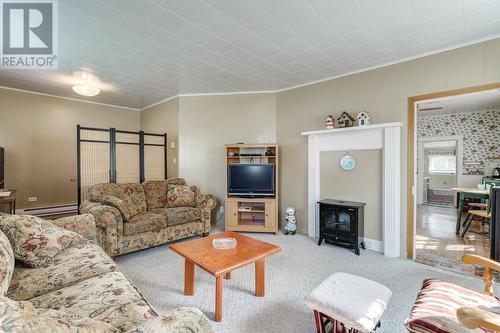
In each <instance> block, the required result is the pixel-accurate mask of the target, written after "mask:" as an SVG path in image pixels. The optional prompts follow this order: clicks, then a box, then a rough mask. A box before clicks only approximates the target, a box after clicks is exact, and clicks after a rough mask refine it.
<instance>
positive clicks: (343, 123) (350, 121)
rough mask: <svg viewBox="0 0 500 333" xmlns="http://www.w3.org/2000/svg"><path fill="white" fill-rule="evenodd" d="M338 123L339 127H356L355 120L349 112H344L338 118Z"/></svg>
mask: <svg viewBox="0 0 500 333" xmlns="http://www.w3.org/2000/svg"><path fill="white" fill-rule="evenodd" d="M337 123H338V124H339V127H352V126H353V125H354V118H353V117H351V115H350V114H349V113H347V112H345V111H344V112H342V114H341V115H340V117H339V118H337Z"/></svg>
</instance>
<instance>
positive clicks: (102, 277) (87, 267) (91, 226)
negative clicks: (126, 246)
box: [0, 214, 214, 333]
mask: <svg viewBox="0 0 500 333" xmlns="http://www.w3.org/2000/svg"><path fill="white" fill-rule="evenodd" d="M19 219H24V220H23V221H22V223H27V224H26V225H27V226H28V227H29V226H30V225H33V224H34V225H36V224H37V223H42V225H44V226H45V227H46V230H48V231H47V233H43V232H42V233H38V234H36V235H35V236H33V234H32V233H31V234H29V233H27V232H26V231H25V230H24V231H23V230H21V231H18V232H17V231H16V232H17V233H15V232H12V229H13V228H10V229H9V225H10V226H12V224H13V222H12V221H14V223H18V222H19ZM16 221H17V222H16ZM54 225H57V226H60V227H63V228H64V230H63V229H62V228H59V227H55V226H54ZM45 227H44V228H45ZM66 228H68V229H70V230H73V231H76V232H72V231H67V229H66ZM38 230H39V231H40V230H42V231H43V230H45V229H43V228H42V229H38ZM51 230H52V231H51ZM54 230H56V232H58V233H60V235H62V236H58V237H57V238H54V237H52V240H54V239H56V241H57V242H58V243H59V244H63V243H64V244H65V245H64V246H61V247H60V251H59V252H58V253H57V254H55V256H52V257H51V258H50V261H48V262H47V263H48V264H47V263H44V264H43V266H40V267H36V268H33V267H32V266H30V265H28V264H27V263H25V262H24V261H23V260H24V259H25V258H24V257H19V252H22V251H24V252H26V251H27V252H30V251H32V252H33V253H34V254H35V255H36V256H38V257H39V258H42V259H43V258H45V257H47V256H48V255H47V253H48V251H49V250H53V249H49V248H48V247H49V246H50V245H47V244H48V243H50V242H51V240H50V238H51V233H52V235H54ZM23 232H24V234H28V235H29V237H28V238H24V239H21V238H20V237H17V235H18V234H22V233H23ZM45 235H47V237H45ZM81 235H82V236H84V237H82V236H81ZM96 240H97V232H96V227H95V222H94V219H93V217H92V216H91V215H79V216H74V217H68V218H63V219H59V220H55V221H51V222H48V221H45V220H41V219H39V218H36V217H28V216H15V215H7V214H0V332H12V333H18V332H19V333H21V332H22V333H41V332H58V333H62V332H80V333H108V332H111V333H117V332H131V333H132V332H134V333H146V332H148V333H185V332H197V333H205V332H206V333H213V332H214V331H213V328H212V325H211V323H210V321H209V320H208V319H207V318H206V317H205V315H203V313H201V312H200V311H199V310H198V309H196V308H178V309H176V310H174V311H173V312H171V313H167V314H164V315H158V313H157V312H156V311H155V310H154V309H153V308H152V307H151V306H150V305H149V304H148V302H147V301H146V300H145V299H144V298H143V297H142V295H141V294H140V293H139V291H138V290H137V289H136V288H135V287H134V285H133V284H132V283H131V282H130V281H129V280H128V278H127V277H126V276H125V275H124V274H123V273H121V272H120V271H119V270H118V268H117V266H116V264H115V262H114V261H113V260H112V259H111V258H110V257H109V256H108V255H106V253H105V252H104V251H103V250H102V248H101V247H100V246H99V245H98V244H97V242H95V241H96ZM67 241H70V242H67ZM44 247H45V249H44ZM44 251H45V253H44ZM54 253H55V252H53V253H52V254H54ZM28 254H29V253H28ZM44 256H45V257H44Z"/></svg>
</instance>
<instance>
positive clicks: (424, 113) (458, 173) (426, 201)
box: [407, 83, 500, 274]
mask: <svg viewBox="0 0 500 333" xmlns="http://www.w3.org/2000/svg"><path fill="white" fill-rule="evenodd" d="M499 88H500V83H497V84H489V85H484V86H478V87H471V88H464V89H458V90H453V91H448V92H440V93H435V94H428V95H422V96H416V97H411V98H409V99H408V103H409V104H408V119H409V128H408V154H409V155H408V158H409V159H408V164H409V168H408V170H409V174H408V235H407V239H408V247H407V253H408V258H410V259H416V260H417V261H419V262H421V263H424V264H428V265H431V266H435V267H440V268H446V269H452V270H455V271H460V272H465V273H472V274H473V273H474V272H473V271H472V272H471V271H470V270H471V268H467V267H466V266H464V265H462V264H461V257H462V255H463V254H465V253H475V254H479V255H482V256H486V257H488V256H489V252H490V242H489V235H487V234H488V230H487V229H488V228H486V230H483V229H484V228H482V227H483V225H482V224H478V223H476V222H474V223H475V224H478V225H475V226H474V228H471V230H472V231H473V232H474V233H473V232H467V233H466V235H464V236H463V237H460V235H458V236H457V235H456V233H455V226H456V225H457V220H458V221H460V220H459V216H458V215H461V218H462V219H463V218H464V217H465V215H466V214H467V203H466V204H465V207H466V208H465V209H464V213H463V214H464V215H462V214H459V213H458V210H457V203H458V201H457V193H458V192H457V190H458V189H459V188H461V187H463V188H469V189H473V188H476V189H477V188H478V186H479V185H478V184H481V183H482V182H483V181H484V178H485V177H486V176H487V175H486V174H485V171H486V166H485V165H486V164H488V159H489V155H488V154H490V155H492V156H494V155H496V154H497V152H496V151H495V149H496V148H495V146H498V144H497V142H494V141H495V140H496V141H498V140H497V139H495V137H486V138H484V139H483V138H479V137H478V136H479V134H478V133H490V132H491V133H493V134H495V133H496V132H495V131H496V127H497V126H500V123H498V124H497V123H495V124H489V125H488V126H484V125H485V123H486V122H488V121H490V120H489V119H490V118H491V119H494V118H497V119H498V118H500V89H499ZM495 121H496V120H495ZM499 122H500V120H499ZM495 135H496V134H495ZM490 143H491V144H490ZM464 147H465V152H464ZM485 147H487V149H485ZM488 149H489V151H488ZM464 155H465V156H464ZM460 224H461V223H460ZM473 229H478V230H473ZM476 231H486V232H484V233H483V235H480V233H479V232H478V233H475V232H476Z"/></svg>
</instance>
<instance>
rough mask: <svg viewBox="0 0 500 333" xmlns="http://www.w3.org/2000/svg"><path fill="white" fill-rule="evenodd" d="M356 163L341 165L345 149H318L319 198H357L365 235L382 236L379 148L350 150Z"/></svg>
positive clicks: (380, 158)
mask: <svg viewBox="0 0 500 333" xmlns="http://www.w3.org/2000/svg"><path fill="white" fill-rule="evenodd" d="M350 154H351V155H353V156H354V157H355V158H356V162H357V163H356V167H355V168H354V169H353V170H351V171H344V170H342V169H341V168H340V163H339V161H340V158H341V157H342V156H344V155H345V152H321V154H320V182H321V183H320V184H321V186H320V198H321V199H339V200H350V201H360V202H364V203H366V206H365V221H364V223H365V235H364V237H366V238H370V239H374V240H382V224H381V218H382V201H381V197H382V177H380V175H381V174H382V150H360V151H351V152H350Z"/></svg>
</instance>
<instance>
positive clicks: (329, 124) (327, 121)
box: [325, 115, 335, 129]
mask: <svg viewBox="0 0 500 333" xmlns="http://www.w3.org/2000/svg"><path fill="white" fill-rule="evenodd" d="M334 122H335V119H333V116H332V115H329V116H328V117H326V119H325V127H326V129H333V124H334Z"/></svg>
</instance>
